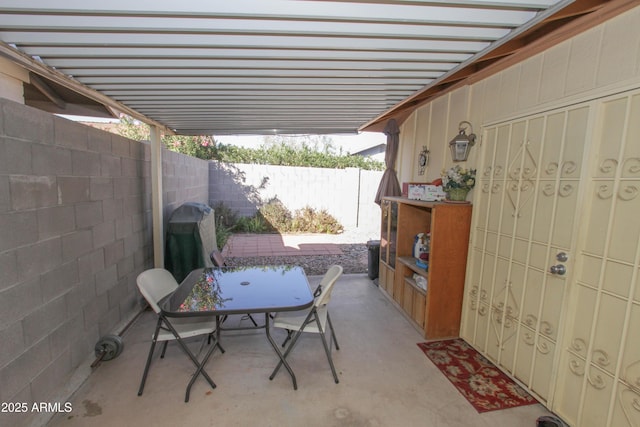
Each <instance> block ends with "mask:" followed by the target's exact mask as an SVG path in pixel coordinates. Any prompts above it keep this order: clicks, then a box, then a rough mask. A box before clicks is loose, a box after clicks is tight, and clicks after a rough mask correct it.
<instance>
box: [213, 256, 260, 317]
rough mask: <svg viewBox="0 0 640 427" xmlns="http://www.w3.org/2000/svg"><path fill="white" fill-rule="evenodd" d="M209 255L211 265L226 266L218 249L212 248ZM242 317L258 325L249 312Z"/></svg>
mask: <svg viewBox="0 0 640 427" xmlns="http://www.w3.org/2000/svg"><path fill="white" fill-rule="evenodd" d="M209 257H210V258H211V262H213V265H215V266H216V267H228V265H227V261H226V260H225V259H224V256H223V255H222V254H221V253H220V251H219V250H217V249H214V250H213V251H211V254H210V256H209ZM227 317H228V316H224V317H223V318H222V321H221V323H224V321H225V320H227ZM242 319H249V320H251V323H253V326H255V327H258V323H257V322H256V320H255V319H254V318H253V316H251V314H250V313H247V314H246V315H244V316H242Z"/></svg>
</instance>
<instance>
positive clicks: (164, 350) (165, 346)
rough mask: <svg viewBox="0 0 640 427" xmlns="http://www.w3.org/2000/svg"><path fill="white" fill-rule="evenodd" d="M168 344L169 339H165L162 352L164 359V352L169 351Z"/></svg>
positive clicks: (161, 355) (161, 356)
mask: <svg viewBox="0 0 640 427" xmlns="http://www.w3.org/2000/svg"><path fill="white" fill-rule="evenodd" d="M167 345H169V341H165V342H164V344H163V345H162V353H160V359H164V354H165V353H166V351H167Z"/></svg>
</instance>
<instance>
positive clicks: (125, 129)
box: [117, 115, 384, 170]
mask: <svg viewBox="0 0 640 427" xmlns="http://www.w3.org/2000/svg"><path fill="white" fill-rule="evenodd" d="M117 131H118V133H119V134H120V135H122V136H125V137H127V138H130V139H133V140H136V141H144V140H149V139H150V133H149V127H148V126H147V125H145V124H143V123H140V122H139V121H137V120H135V119H132V118H131V117H129V116H125V115H123V116H121V117H120V123H119V124H118V126H117ZM162 142H163V143H164V145H165V146H166V147H167V148H168V149H169V150H171V151H176V152H178V153H182V154H187V155H189V156H193V157H198V158H200V159H204V160H218V161H221V162H225V163H244V164H259V165H281V166H306V167H316V168H333V169H344V168H349V167H352V168H360V169H365V170H384V163H383V162H378V161H375V160H372V159H370V158H368V157H363V156H357V155H356V156H351V155H347V154H344V153H343V152H342V149H341V148H340V149H339V150H338V149H336V147H335V145H334V143H333V140H332V139H331V137H330V136H328V135H305V136H290V135H275V136H273V135H270V136H266V137H264V141H263V143H262V145H261V146H260V147H259V148H257V149H253V148H244V147H237V146H234V145H226V144H220V143H218V142H216V141H215V140H214V138H213V137H212V136H207V135H201V136H188V135H163V136H162Z"/></svg>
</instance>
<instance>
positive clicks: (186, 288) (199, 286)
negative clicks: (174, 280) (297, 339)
mask: <svg viewBox="0 0 640 427" xmlns="http://www.w3.org/2000/svg"><path fill="white" fill-rule="evenodd" d="M313 301H314V297H313V292H312V291H311V287H310V286H309V280H308V279H307V275H306V274H305V272H304V270H303V269H302V267H297V266H291V265H268V266H260V267H216V268H200V269H197V270H194V271H192V272H191V273H189V275H188V276H187V277H186V278H185V279H184V280H183V281H182V283H180V286H178V289H176V290H175V292H173V293H172V294H170V295H169V296H168V297H166V298H165V299H164V300H163V301H161V303H160V309H161V310H162V315H163V316H165V317H168V318H171V317H192V316H215V317H216V323H217V324H218V326H217V328H216V336H217V339H216V343H215V345H214V346H212V347H211V348H210V350H209V351H208V352H207V355H206V356H205V357H204V359H203V360H202V363H200V365H199V366H198V370H197V371H196V373H195V374H194V375H193V377H192V379H191V382H190V383H189V385H188V386H187V397H186V399H185V401H188V397H189V393H190V390H191V386H192V385H193V382H194V381H195V379H196V377H197V376H198V374H200V373H201V372H202V371H203V370H204V365H205V364H206V363H207V360H208V359H209V356H210V355H211V353H212V352H213V350H214V348H215V347H216V346H217V347H220V344H219V343H220V331H221V326H220V318H221V317H224V316H226V315H231V314H252V313H264V326H261V327H262V328H264V329H265V333H266V336H267V340H268V341H269V343H270V344H271V347H273V350H274V351H275V353H276V354H277V355H278V358H279V359H280V361H281V362H282V364H283V365H284V367H285V368H286V369H287V371H288V372H289V375H290V376H291V381H292V382H293V389H294V390H297V388H298V384H297V381H296V376H295V374H294V373H293V370H292V369H291V366H289V363H287V361H286V360H285V358H284V357H283V355H282V352H281V351H280V349H279V348H278V344H276V342H275V341H274V340H273V338H272V337H271V332H270V327H269V322H270V319H271V318H270V314H271V313H277V312H281V311H297V310H303V309H305V308H309V307H311V305H312V304H313ZM252 329H253V328H252ZM220 349H221V350H222V347H220ZM222 351H223V352H224V350H222Z"/></svg>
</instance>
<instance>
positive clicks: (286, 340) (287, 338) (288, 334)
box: [282, 329, 293, 348]
mask: <svg viewBox="0 0 640 427" xmlns="http://www.w3.org/2000/svg"><path fill="white" fill-rule="evenodd" d="M286 331H287V337H286V338H285V339H284V341H282V348H284V346H286V345H287V343H288V342H289V340H290V339H291V335H293V331H292V330H291V329H287V330H286Z"/></svg>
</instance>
